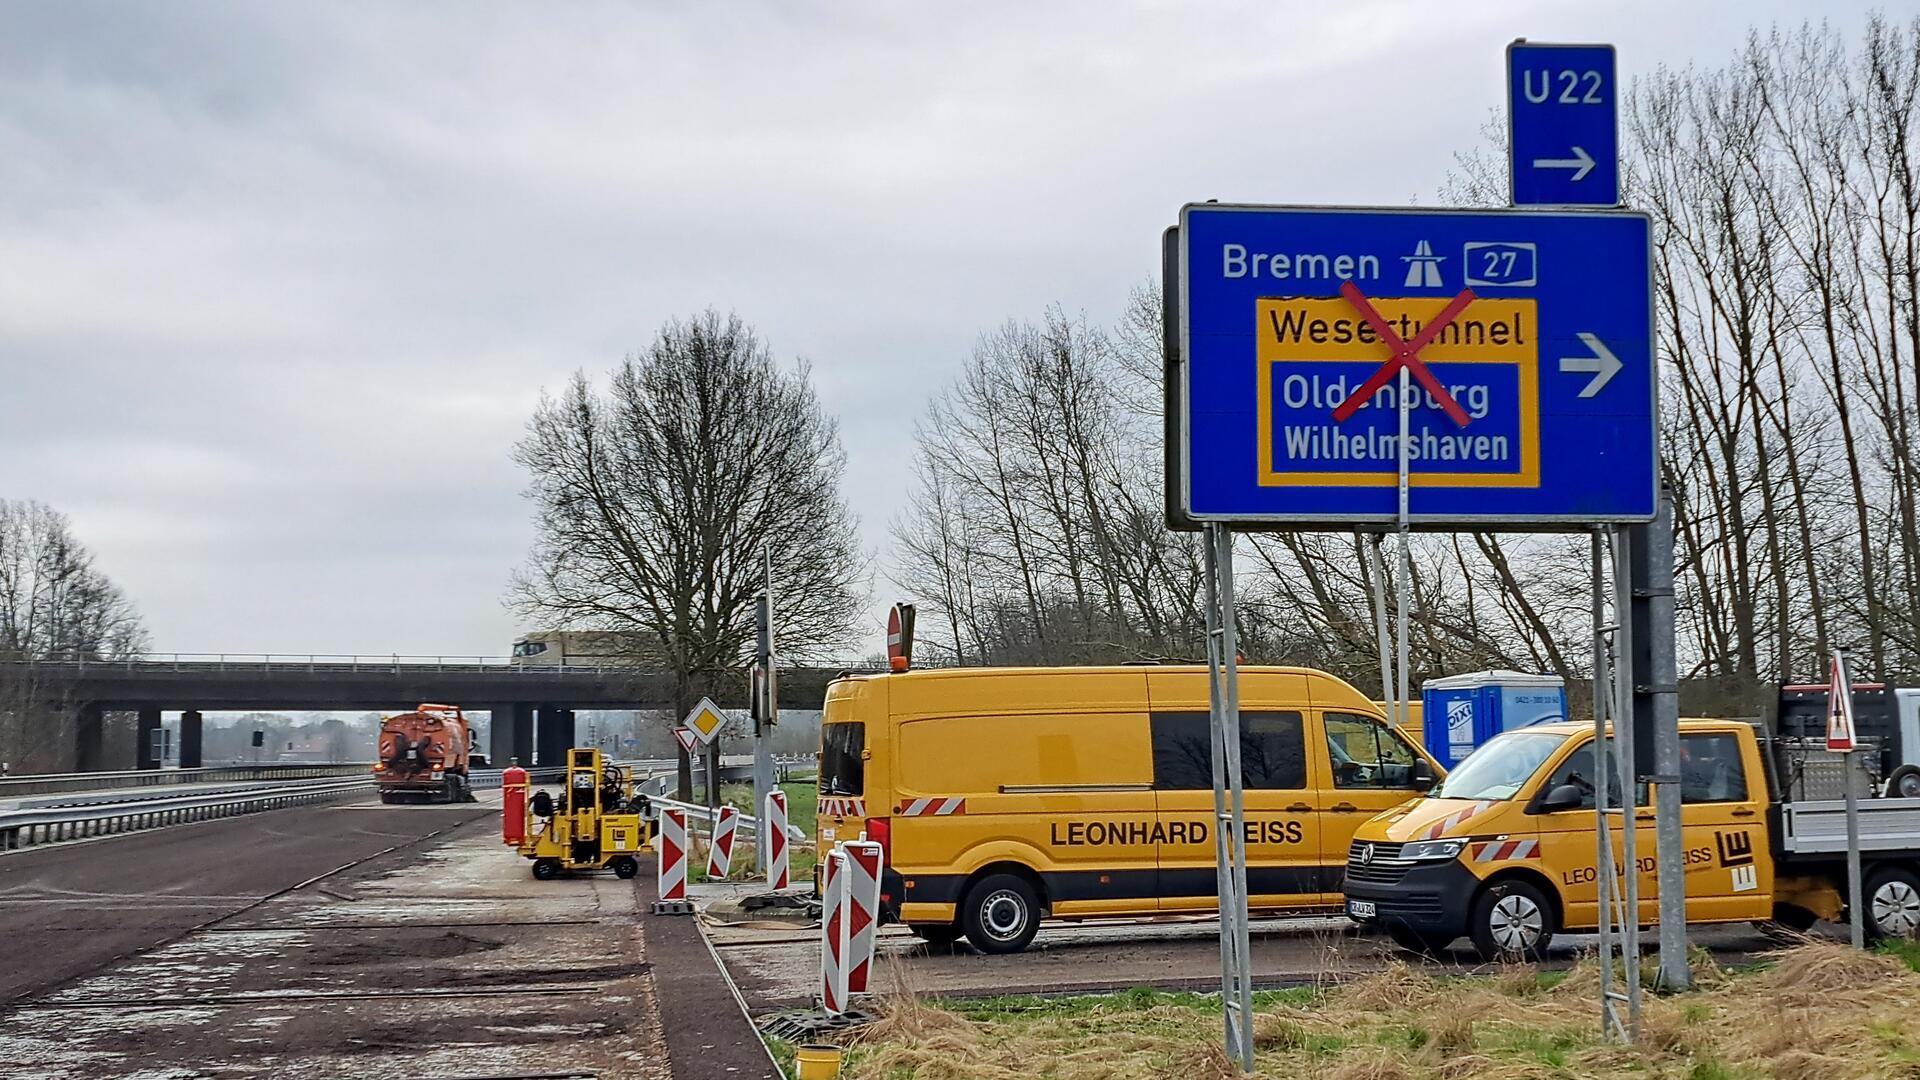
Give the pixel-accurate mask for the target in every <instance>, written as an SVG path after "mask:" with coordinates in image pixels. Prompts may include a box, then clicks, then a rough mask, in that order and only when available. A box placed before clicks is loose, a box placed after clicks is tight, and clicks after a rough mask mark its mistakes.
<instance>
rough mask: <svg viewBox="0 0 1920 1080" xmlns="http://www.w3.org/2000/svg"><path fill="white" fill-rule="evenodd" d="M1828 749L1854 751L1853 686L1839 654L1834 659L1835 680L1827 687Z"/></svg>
mask: <svg viewBox="0 0 1920 1080" xmlns="http://www.w3.org/2000/svg"><path fill="white" fill-rule="evenodd" d="M1827 749H1829V750H1838V751H1843V752H1844V751H1847V750H1852V749H1853V685H1852V681H1851V680H1850V679H1848V678H1847V663H1846V661H1845V660H1843V659H1841V657H1840V655H1839V654H1838V653H1836V654H1834V657H1833V678H1832V679H1831V680H1830V685H1829V686H1828V687H1827Z"/></svg>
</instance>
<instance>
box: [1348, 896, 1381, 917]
mask: <svg viewBox="0 0 1920 1080" xmlns="http://www.w3.org/2000/svg"><path fill="white" fill-rule="evenodd" d="M1347 914H1349V915H1351V916H1353V917H1354V918H1356V919H1371V918H1373V917H1374V916H1375V914H1377V913H1376V912H1375V911H1374V907H1373V901H1371V900H1349V901H1347Z"/></svg>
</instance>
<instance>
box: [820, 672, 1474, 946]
mask: <svg viewBox="0 0 1920 1080" xmlns="http://www.w3.org/2000/svg"><path fill="white" fill-rule="evenodd" d="M1240 701H1241V729H1242V734H1241V757H1242V762H1241V765H1242V773H1243V783H1244V784H1245V787H1246V838H1247V863H1248V868H1247V888H1248V892H1249V893H1250V894H1251V907H1252V908H1254V909H1255V910H1260V911H1302V910H1338V909H1339V907H1340V903H1341V886H1342V881H1341V879H1342V875H1343V873H1344V871H1345V867H1346V862H1347V849H1348V846H1349V843H1350V842H1351V840H1352V838H1353V832H1354V829H1356V828H1357V827H1358V826H1359V824H1360V823H1361V822H1363V821H1365V820H1367V819H1368V818H1370V817H1372V816H1373V815H1375V814H1377V813H1379V812H1381V811H1383V810H1387V809H1390V808H1392V807H1394V806H1397V805H1399V804H1400V803H1403V802H1406V801H1407V800H1409V799H1411V798H1414V797H1415V796H1417V795H1419V794H1420V793H1421V792H1423V791H1425V790H1426V789H1427V788H1429V787H1431V786H1432V785H1433V782H1434V779H1435V777H1436V776H1438V775H1439V772H1440V770H1439V767H1438V766H1436V765H1435V764H1434V762H1433V761H1432V759H1430V758H1428V757H1427V756H1426V754H1425V753H1424V752H1423V751H1421V750H1420V749H1419V748H1418V747H1416V746H1415V745H1414V744H1413V743H1412V742H1411V741H1409V740H1407V739H1405V738H1403V737H1401V736H1400V735H1398V734H1396V733H1395V732H1393V731H1391V730H1389V729H1388V728H1387V726H1386V724H1385V720H1384V718H1383V717H1382V715H1381V713H1380V710H1379V709H1378V708H1376V707H1375V706H1374V705H1373V704H1372V703H1371V702H1369V701H1368V700H1367V699H1366V697H1365V696H1364V695H1362V694H1361V693H1360V692H1359V691H1357V690H1355V689H1354V688H1353V687H1351V686H1349V685H1347V684H1346V683H1344V682H1342V681H1341V680H1339V679H1337V678H1335V677H1334V676H1332V675H1328V674H1326V673H1325V672H1320V671H1311V670H1306V669H1301V668H1278V667H1248V668H1242V669H1241V673H1240ZM822 721H823V723H822V728H821V753H820V796H819V799H820V802H819V824H818V826H817V828H818V830H819V835H818V840H819V843H820V845H821V849H822V850H825V849H826V848H828V847H830V846H831V845H832V844H833V843H834V842H835V841H836V840H847V839H853V838H854V837H856V836H857V835H858V834H860V833H862V832H864V833H865V834H866V835H867V836H868V838H869V839H875V840H878V841H880V842H881V843H882V844H884V845H886V848H887V873H886V878H885V881H884V883H883V893H884V905H885V907H886V913H885V914H886V916H887V917H888V918H889V919H899V920H904V921H905V922H907V923H908V924H909V925H910V926H912V927H913V929H914V930H915V932H916V933H918V934H920V935H921V936H922V937H924V938H926V939H927V940H929V941H933V942H937V943H944V942H950V941H953V940H954V939H956V938H958V937H959V936H960V935H962V934H965V935H966V937H967V939H968V940H969V941H970V942H972V943H973V945H974V946H975V947H976V948H978V949H980V950H981V951H983V952H989V953H1006V952H1016V951H1018V950H1020V949H1022V948H1025V947H1026V945H1027V943H1028V942H1029V941H1031V940H1032V939H1033V935H1034V931H1035V930H1036V929H1037V928H1038V925H1039V922H1040V920H1041V919H1043V918H1047V917H1049V916H1051V917H1055V918H1066V919H1081V918H1087V917H1096V916H1116V915H1127V916H1139V915H1153V914H1157V913H1162V912H1197V911H1209V910H1213V909H1214V908H1215V907H1217V904H1218V901H1217V895H1218V894H1217V891H1216V884H1215V859H1214V834H1213V828H1212V822H1213V818H1214V814H1213V767H1212V756H1211V735H1210V727H1209V721H1208V712H1207V675H1206V669H1205V668H1204V667H1199V666H1182V667H1161V666H1125V667H1092V668H972V669H964V668H962V669H948V670H932V671H913V672H903V673H898V674H882V675H849V676H845V677H842V678H840V679H838V680H836V681H834V682H833V683H832V684H831V685H830V686H828V688H827V699H826V709H825V713H824V715H823V717H822Z"/></svg>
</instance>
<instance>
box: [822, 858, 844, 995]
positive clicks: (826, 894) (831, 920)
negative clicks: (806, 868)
mask: <svg viewBox="0 0 1920 1080" xmlns="http://www.w3.org/2000/svg"><path fill="white" fill-rule="evenodd" d="M846 901H847V852H846V849H845V848H843V847H840V846H838V845H835V846H834V847H833V849H832V850H830V851H828V852H826V854H825V856H824V857H823V858H822V859H821V860H820V1007H821V1008H822V1009H823V1010H825V1011H826V1012H827V1013H829V1014H838V1013H842V1012H845V1011H846V1009H847V968H846V965H845V964H844V963H842V962H841V957H842V956H843V955H844V953H845V951H846V945H845V942H846V930H845V928H844V927H843V926H842V925H841V924H842V923H843V922H845V921H846V917H847V911H846V907H847V902H846Z"/></svg>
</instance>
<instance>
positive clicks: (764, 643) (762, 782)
mask: <svg viewBox="0 0 1920 1080" xmlns="http://www.w3.org/2000/svg"><path fill="white" fill-rule="evenodd" d="M766 568H767V582H766V600H765V602H764V606H763V608H762V610H761V612H760V613H759V614H760V617H761V618H763V619H764V620H765V627H764V629H760V630H759V631H758V634H757V636H758V639H759V640H758V642H757V643H756V651H757V652H758V653H759V654H760V655H759V656H757V657H755V659H756V660H757V661H758V662H759V664H760V668H761V672H760V675H761V680H760V688H761V692H762V693H763V694H764V695H765V699H764V701H762V702H760V703H759V707H758V709H757V710H756V711H757V712H759V713H760V715H758V716H756V717H755V718H754V725H753V806H754V810H753V816H754V820H755V827H754V841H755V843H754V846H753V867H754V869H755V870H756V871H758V872H759V873H761V874H765V873H766V872H767V854H768V849H769V848H770V847H772V846H773V837H772V836H771V835H770V834H768V832H767V815H766V814H765V813H764V808H765V807H766V805H767V793H768V792H770V791H772V790H773V751H772V744H773V739H772V735H773V725H774V723H775V721H776V719H777V717H778V713H779V710H780V700H779V698H780V695H779V692H778V690H777V689H776V687H777V686H778V683H777V682H776V680H775V677H774V669H775V668H776V667H777V662H776V661H775V658H774V635H773V611H774V608H773V548H772V547H771V546H769V547H768V548H767V549H766Z"/></svg>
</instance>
